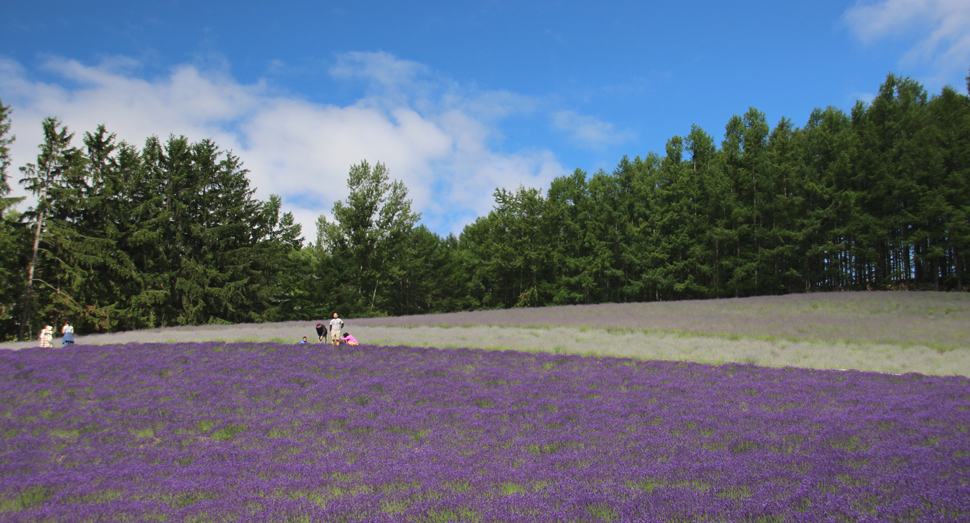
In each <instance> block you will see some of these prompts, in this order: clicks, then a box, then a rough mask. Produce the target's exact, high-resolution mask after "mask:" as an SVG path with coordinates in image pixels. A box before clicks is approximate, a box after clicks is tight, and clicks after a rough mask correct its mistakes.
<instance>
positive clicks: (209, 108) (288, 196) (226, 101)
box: [0, 53, 566, 241]
mask: <svg viewBox="0 0 970 523" xmlns="http://www.w3.org/2000/svg"><path fill="white" fill-rule="evenodd" d="M338 58H339V59H338V61H337V65H336V66H335V67H334V68H333V69H332V71H331V73H332V74H333V75H334V76H335V77H336V78H341V79H343V78H347V79H350V78H358V79H360V78H363V79H369V80H373V85H372V87H371V90H370V92H369V93H368V94H367V95H366V96H363V97H361V98H360V99H359V100H357V101H356V102H355V103H353V104H350V105H346V106H337V105H329V104H322V103H311V102H308V101H306V100H302V99H299V98H297V97H294V96H284V95H278V94H275V93H273V92H271V90H270V89H269V88H267V86H266V85H264V84H263V83H262V82H258V83H256V84H251V85H247V84H241V83H239V82H237V81H236V80H235V79H233V78H232V77H231V76H229V75H228V74H227V73H226V72H225V71H226V68H220V69H219V70H218V71H209V70H204V69H200V68H198V67H196V66H193V65H181V66H179V67H176V68H174V69H172V70H171V71H170V72H169V74H168V75H165V76H162V77H159V78H152V79H144V78H141V77H139V76H137V75H136V74H135V73H136V72H137V71H138V69H139V66H138V63H137V62H136V61H134V60H131V59H126V58H124V57H120V58H115V59H112V60H111V61H110V62H104V63H102V64H99V65H96V66H89V65H84V64H81V63H79V62H76V61H73V60H65V59H61V58H52V59H49V60H48V61H47V62H46V63H45V64H44V65H43V68H42V71H43V72H44V73H45V74H46V75H47V77H49V78H54V79H53V80H47V81H41V80H38V79H35V78H34V77H35V76H36V75H35V74H33V73H32V72H30V71H27V70H26V69H25V68H24V67H22V66H21V65H20V64H19V63H17V62H13V61H10V60H2V59H0V93H2V96H3V103H4V104H5V105H11V106H12V107H13V109H14V112H13V115H12V121H13V133H14V134H16V136H17V141H16V142H15V143H14V147H13V150H12V153H13V160H14V166H19V165H23V164H26V163H27V162H29V161H33V159H34V158H35V157H36V151H37V149H36V148H37V145H38V144H39V143H40V140H41V132H40V122H41V120H42V119H43V118H44V117H46V116H55V117H57V118H58V119H60V120H61V121H62V122H63V123H64V124H66V125H68V127H69V128H70V130H71V131H73V132H76V133H77V135H76V137H75V143H76V145H80V144H81V142H80V138H81V135H82V134H83V133H84V132H85V131H94V129H95V128H96V127H97V125H98V124H101V123H104V124H105V125H106V126H107V128H108V130H109V131H110V132H114V133H116V134H117V135H118V138H119V139H124V140H126V141H128V142H130V143H134V144H137V145H141V144H143V143H144V140H145V139H146V138H147V137H149V136H152V135H157V136H159V137H161V138H163V139H164V138H166V137H167V136H169V135H170V134H175V135H185V136H187V137H188V138H189V139H191V140H200V139H203V138H212V139H213V140H215V142H216V143H217V144H218V145H219V146H220V147H222V148H223V149H226V150H232V151H233V152H234V153H235V154H236V155H237V156H239V157H240V158H241V159H242V160H243V162H244V166H245V167H246V168H247V169H249V170H250V179H251V181H252V184H253V185H254V186H255V187H256V188H257V196H258V197H260V198H263V199H265V198H267V197H268V195H269V194H272V193H276V194H279V195H281V196H282V198H283V205H284V210H287V211H292V212H293V213H294V216H295V217H296V218H297V220H298V222H299V223H301V224H302V225H303V233H304V237H305V238H307V239H308V240H311V241H312V240H313V239H314V238H315V225H314V224H315V221H316V218H317V216H319V215H320V214H327V213H329V210H330V208H331V207H332V205H333V202H334V201H335V200H336V199H342V198H344V197H345V196H346V195H347V187H346V177H347V172H348V170H349V167H350V165H352V164H355V163H359V162H360V161H361V160H364V159H366V160H368V161H369V162H371V163H372V164H373V163H376V162H378V161H380V162H383V163H384V164H386V165H387V167H388V169H389V171H390V174H391V176H392V177H394V178H397V179H400V180H402V181H404V183H405V185H406V186H407V187H408V189H409V191H410V195H411V197H412V198H413V199H414V208H415V210H417V211H419V212H422V213H423V220H422V221H423V222H424V223H426V224H428V225H429V226H430V227H432V228H435V229H436V230H442V231H448V230H450V231H454V232H458V231H460V229H461V226H462V225H464V224H465V223H468V222H470V221H471V220H473V219H474V217H475V216H478V215H482V214H485V213H487V212H488V210H489V209H490V208H491V206H492V203H493V198H492V192H493V191H494V189H495V188H496V187H504V188H514V187H516V186H518V185H519V184H524V185H527V186H532V187H545V186H548V184H549V182H550V181H551V180H552V178H554V177H556V176H560V175H563V174H566V170H565V169H564V168H563V167H562V166H561V165H560V164H559V162H558V161H557V160H556V158H555V155H554V154H553V153H551V152H550V151H548V150H544V149H543V150H525V151H518V152H502V151H499V150H497V149H496V148H495V143H496V142H498V141H500V137H501V135H500V133H499V129H498V122H499V121H500V120H501V119H502V118H504V117H507V116H509V115H512V114H521V113H527V112H530V111H533V110H535V108H536V105H537V104H536V102H535V101H534V100H532V99H529V98H527V97H521V96H518V95H515V94H512V93H507V92H502V91H498V92H477V91H476V90H475V89H474V88H464V89H463V88H461V87H460V86H457V85H456V84H454V83H453V82H450V81H448V80H447V79H440V78H434V77H433V76H432V75H431V74H430V73H429V72H428V69H427V68H426V67H425V66H424V65H422V64H418V63H415V62H409V61H404V60H397V59H396V58H394V57H393V56H391V55H388V54H386V53H348V54H347V55H342V56H340V57H338ZM11 174H12V176H11V178H13V179H14V180H16V179H19V173H18V172H17V171H16V170H14V171H13V172H12V173H11ZM12 185H15V184H12ZM21 194H22V193H21Z"/></svg>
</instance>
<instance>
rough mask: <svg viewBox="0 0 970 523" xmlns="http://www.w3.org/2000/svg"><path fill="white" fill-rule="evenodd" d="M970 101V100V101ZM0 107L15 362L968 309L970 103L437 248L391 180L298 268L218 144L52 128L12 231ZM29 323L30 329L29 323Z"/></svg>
mask: <svg viewBox="0 0 970 523" xmlns="http://www.w3.org/2000/svg"><path fill="white" fill-rule="evenodd" d="M968 90H970V83H968ZM9 122H10V108H9V107H5V106H3V105H2V104H0V175H2V176H0V296H2V300H0V338H2V339H10V338H11V337H13V335H14V333H16V332H18V331H21V332H20V333H21V335H31V336H33V335H35V334H36V333H35V332H34V331H36V330H38V328H39V327H38V326H40V325H42V324H46V323H51V324H53V323H55V322H59V321H61V320H63V319H65V318H69V319H71V321H73V322H74V323H75V325H76V327H77V328H78V331H79V332H80V333H84V332H93V331H101V332H104V331H116V330H129V329H139V328H147V327H158V326H166V325H189V324H203V323H216V324H222V323H240V322H264V321H283V320H317V321H319V320H321V319H323V318H327V317H329V316H330V315H331V314H332V313H333V312H334V311H338V312H340V313H341V314H342V315H344V316H350V317H354V316H358V317H359V316H382V315H410V314H426V313H434V312H449V311H460V310H472V309H493V308H513V307H540V306H544V305H566V304H589V303H604V302H640V301H654V300H681V299H705V298H721V297H740V296H753V295H765V294H783V293H792V292H813V291H817V290H839V289H844V290H861V289H870V288H871V289H937V290H950V289H952V290H957V291H962V290H963V289H964V279H965V276H966V274H967V260H966V257H967V251H968V250H970V214H968V210H970V208H968V207H967V204H966V200H967V196H968V195H970V148H968V147H967V144H968V143H970V97H968V96H967V95H965V94H961V93H958V92H957V91H956V90H954V89H952V88H950V87H945V88H944V89H943V90H942V91H941V93H940V94H939V95H937V96H929V95H928V93H927V92H926V91H925V89H924V88H923V87H922V86H921V85H919V84H918V83H917V82H915V81H913V80H912V79H909V78H899V77H897V76H895V75H889V76H888V77H887V78H886V81H885V82H884V83H883V85H882V86H881V87H880V89H879V94H878V96H876V98H875V99H874V100H873V101H872V102H871V103H869V104H866V103H862V102H859V103H857V104H856V105H855V106H854V107H853V108H852V110H851V111H850V112H849V113H848V114H847V113H845V112H843V111H841V110H839V109H836V108H832V107H828V108H826V109H816V110H814V111H813V112H812V113H811V115H810V116H809V118H808V121H807V123H806V124H805V126H804V127H801V128H798V127H795V126H794V124H793V123H792V121H791V120H789V119H787V118H782V119H781V120H780V121H779V122H778V123H777V124H776V125H775V126H774V127H771V126H770V125H769V124H768V123H767V121H766V118H765V115H764V113H762V112H761V111H758V110H757V109H755V108H753V107H752V108H749V109H748V110H747V111H746V112H745V113H744V114H742V115H736V116H733V117H732V118H730V119H729V121H728V122H727V125H726V126H725V130H724V135H723V139H722V140H720V143H719V145H718V141H717V140H716V139H715V138H714V137H713V136H711V135H709V134H707V133H706V132H705V131H704V130H703V129H701V128H699V127H697V126H696V125H695V126H692V127H691V129H690V133H689V134H687V135H686V136H673V137H671V138H670V140H668V142H667V144H666V147H665V150H664V154H663V155H659V154H656V153H650V154H648V155H646V156H645V157H640V156H637V157H635V158H634V159H632V160H631V159H630V158H629V157H623V158H622V159H621V160H620V162H619V164H618V165H617V166H616V168H615V169H614V170H613V171H612V172H606V171H604V170H602V169H601V170H599V171H598V172H596V173H594V174H592V175H588V174H587V173H586V172H584V171H582V170H580V169H577V170H576V171H575V172H574V173H572V174H571V175H568V176H562V177H559V178H556V179H555V180H553V181H552V183H551V184H550V186H549V187H548V190H547V191H546V192H545V194H543V192H542V191H540V190H539V189H536V188H527V187H522V186H520V187H518V188H517V189H516V190H514V191H513V190H507V189H503V188H497V189H496V191H495V193H494V197H495V206H494V208H493V209H492V211H491V212H489V213H488V215H486V216H482V217H480V218H478V219H477V220H475V221H474V222H473V223H471V224H469V225H467V226H466V227H465V228H464V230H463V231H462V232H461V234H460V235H458V236H455V235H449V236H447V237H441V236H439V235H437V234H435V233H433V232H432V231H430V230H428V229H427V228H426V227H424V226H421V225H419V219H420V216H419V215H418V214H417V213H414V212H413V211H412V209H411V200H409V199H408V191H407V188H406V187H405V186H404V184H403V183H401V182H400V181H394V180H391V178H390V175H389V172H388V170H387V168H386V166H385V165H384V164H382V163H377V164H375V165H373V166H372V165H371V164H369V163H368V162H367V161H362V162H361V163H360V164H357V165H353V166H351V167H350V171H349V174H348V180H347V184H348V187H349V189H350V194H349V195H348V197H347V199H346V200H344V201H338V202H336V203H335V204H334V207H333V211H332V216H333V218H332V219H327V218H325V217H321V218H320V219H319V220H318V223H317V237H316V242H315V243H314V244H310V245H308V246H307V247H306V248H304V246H303V241H302V238H301V237H300V233H301V231H300V227H299V226H298V225H296V224H295V221H294V219H293V216H292V215H290V214H289V213H282V202H281V200H280V198H279V197H277V196H275V195H274V196H271V197H270V198H269V200H268V201H266V202H262V201H259V200H256V199H255V198H254V197H253V189H252V188H250V186H249V181H248V179H247V171H246V170H245V169H244V168H243V166H242V162H241V161H240V159H239V158H237V157H235V156H234V155H232V154H231V153H228V152H225V151H222V150H220V149H219V148H218V146H216V144H215V143H213V142H212V141H210V140H203V141H201V142H197V143H191V142H189V141H188V140H187V139H186V138H184V137H175V136H172V137H169V138H168V140H167V141H165V142H162V141H161V140H159V139H158V138H156V137H152V138H150V139H148V140H147V141H146V143H145V144H144V147H142V148H140V149H139V148H138V147H135V146H133V145H130V144H127V143H125V142H118V141H117V140H116V137H115V135H113V134H110V133H108V132H107V130H106V129H105V128H104V126H99V127H98V128H97V129H96V130H95V132H93V133H85V135H84V139H83V148H75V147H74V146H72V145H71V141H72V136H73V135H71V134H70V133H69V132H68V130H67V128H66V127H64V126H62V125H61V124H60V122H58V121H57V120H56V119H54V118H48V119H47V120H45V121H44V124H43V126H44V143H43V144H41V146H40V151H39V154H38V156H37V159H36V162H35V163H31V164H28V165H27V166H26V167H25V168H23V170H22V172H23V180H22V181H21V183H23V184H24V185H25V187H26V188H27V189H28V190H29V191H31V192H32V193H33V194H34V195H35V196H36V197H37V203H36V205H35V206H34V207H32V208H30V209H28V210H27V211H25V212H24V213H23V214H16V213H14V212H11V210H10V209H11V208H12V205H13V204H14V203H16V202H15V201H14V200H13V199H10V198H6V195H7V194H8V193H9V184H8V182H7V172H6V171H7V168H8V165H9V163H10V158H9V147H8V146H9V144H10V143H11V141H12V140H13V137H8V136H7V134H8V132H9V129H10V124H9ZM18 317H19V321H18Z"/></svg>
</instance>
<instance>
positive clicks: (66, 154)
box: [19, 117, 83, 341]
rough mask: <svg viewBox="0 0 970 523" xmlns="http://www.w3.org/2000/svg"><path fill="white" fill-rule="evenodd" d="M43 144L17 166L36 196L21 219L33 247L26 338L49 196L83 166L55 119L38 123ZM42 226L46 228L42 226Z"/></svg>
mask: <svg viewBox="0 0 970 523" xmlns="http://www.w3.org/2000/svg"><path fill="white" fill-rule="evenodd" d="M42 126H43V130H44V143H42V144H41V145H40V146H39V147H40V153H39V154H38V155H37V163H36V164H34V163H29V164H27V165H26V166H24V167H22V168H21V173H22V174H23V178H22V179H21V180H20V183H21V184H23V185H24V186H25V188H26V189H27V190H28V191H29V192H31V193H32V194H33V195H34V196H35V197H36V198H37V204H36V205H35V206H34V208H33V209H32V210H30V211H28V212H26V213H24V217H25V219H27V220H28V221H29V223H31V224H32V226H33V229H34V234H33V236H34V239H33V246H32V248H31V255H30V263H29V265H28V268H27V279H26V281H25V283H24V287H25V290H24V305H23V310H22V311H21V317H20V327H19V338H20V339H21V340H23V341H26V339H27V333H28V332H30V330H31V329H30V300H31V296H32V294H33V284H34V281H35V279H34V273H35V271H36V269H37V253H38V251H39V249H40V245H41V239H42V236H43V233H44V232H45V231H46V232H50V229H51V228H52V227H55V226H56V225H55V224H54V223H53V222H52V223H50V224H48V223H47V218H48V215H49V213H50V210H51V206H52V202H53V196H54V195H55V193H56V191H57V189H58V188H60V187H61V185H62V184H63V183H64V180H65V178H66V177H67V176H68V173H69V172H70V171H71V170H72V169H78V168H80V167H81V166H82V165H83V156H82V155H81V153H80V151H78V150H77V149H75V148H74V147H72V146H71V139H72V138H73V137H74V134H73V133H68V129H67V126H65V125H62V124H61V123H60V122H59V121H58V120H57V119H56V118H53V117H48V118H45V119H44V122H43V124H42ZM45 227H46V228H45Z"/></svg>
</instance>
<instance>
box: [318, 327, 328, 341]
mask: <svg viewBox="0 0 970 523" xmlns="http://www.w3.org/2000/svg"><path fill="white" fill-rule="evenodd" d="M326 335H327V326H326V325H324V324H323V323H322V322H321V323H318V324H317V341H320V342H322V341H323V337H324V336H326Z"/></svg>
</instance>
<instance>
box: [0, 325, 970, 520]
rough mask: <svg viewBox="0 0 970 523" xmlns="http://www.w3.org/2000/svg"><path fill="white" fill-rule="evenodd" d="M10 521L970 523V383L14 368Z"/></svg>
mask: <svg viewBox="0 0 970 523" xmlns="http://www.w3.org/2000/svg"><path fill="white" fill-rule="evenodd" d="M0 383H2V386H0V434H2V435H3V437H2V440H0V441H2V442H0V454H2V459H0V519H3V520H5V521H25V522H26V521H31V522H33V521H65V520H71V521H119V520H129V521H146V520H150V521H198V522H202V521H243V520H245V521H249V520H252V521H428V522H433V521H439V522H443V521H480V522H488V521H612V522H621V521H666V522H669V521H813V522H814V521H966V520H967V519H968V518H970V433H968V429H970V380H968V379H967V378H963V377H928V376H923V375H918V374H907V375H903V376H892V375H884V374H876V373H864V372H855V371H848V372H839V371H818V370H804V369H794V368H783V369H771V368H763V367H757V366H753V365H735V364H732V365H723V366H719V367H716V366H710V365H703V364H696V363H675V362H656V361H654V362H645V361H638V360H632V359H621V358H584V357H580V356H575V355H554V354H528V353H521V352H512V351H506V352H496V351H481V350H438V349H431V348H408V347H371V346H360V347H355V348H353V349H352V350H351V348H345V349H341V350H333V349H331V348H329V347H325V346H320V345H305V346H300V345H279V344H272V343H262V344H260V343H241V344H222V343H184V344H130V345H111V346H90V345H89V346H79V347H77V348H76V349H73V350H49V349H48V350H44V349H36V348H32V349H25V350H21V351H0Z"/></svg>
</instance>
